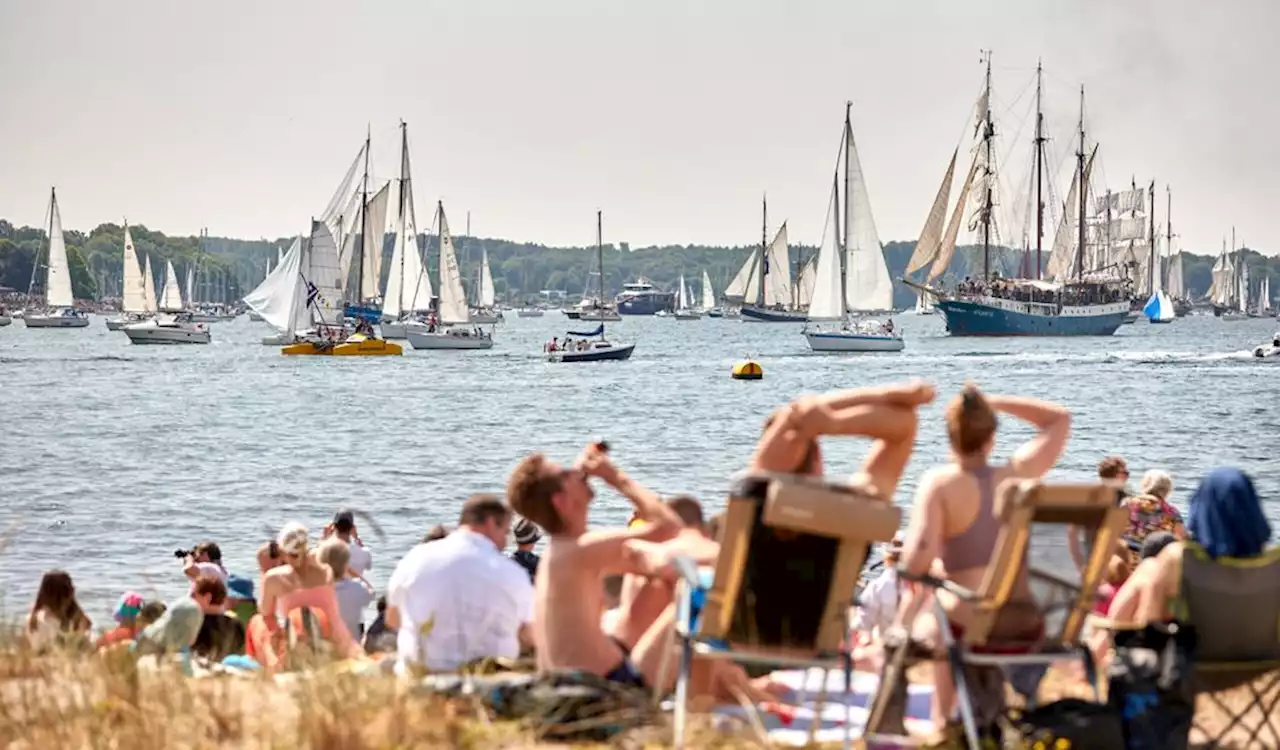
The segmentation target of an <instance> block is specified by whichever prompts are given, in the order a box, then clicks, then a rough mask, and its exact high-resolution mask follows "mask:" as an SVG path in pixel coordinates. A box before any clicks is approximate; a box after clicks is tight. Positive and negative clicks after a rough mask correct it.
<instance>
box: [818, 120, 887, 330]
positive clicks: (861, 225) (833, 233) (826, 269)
mask: <svg viewBox="0 0 1280 750" xmlns="http://www.w3.org/2000/svg"><path fill="white" fill-rule="evenodd" d="M851 106H852V105H851V104H849V103H846V104H845V114H844V134H843V143H844V147H843V149H842V152H841V153H842V157H843V158H842V161H843V162H844V222H843V224H844V227H843V228H844V236H843V238H841V236H840V229H841V221H840V164H837V165H836V172H835V176H834V177H833V178H832V184H831V201H830V203H829V204H828V206H827V228H826V231H825V232H824V233H823V240H822V248H821V249H820V250H819V251H818V265H817V271H816V274H817V275H816V281H815V282H814V287H813V299H812V301H810V303H809V312H808V320H809V321H810V322H811V323H813V322H820V321H831V320H838V321H840V323H841V326H840V328H839V329H837V330H822V329H820V328H810V327H809V324H806V325H805V330H804V336H805V339H806V340H807V341H808V342H809V348H810V349H812V350H813V351H815V352H898V351H902V348H903V346H904V344H903V341H902V334H901V333H900V332H897V331H894V330H893V322H892V321H889V322H888V323H881V322H879V321H877V320H874V319H870V318H863V319H852V320H851V319H850V318H849V317H847V316H848V313H850V312H859V311H867V312H872V311H883V310H888V309H891V308H892V307H893V287H892V284H891V282H890V281H889V267H888V266H887V265H886V264H885V261H884V250H883V248H882V247H881V245H880V238H879V236H878V235H877V234H876V229H875V223H874V221H873V219H872V216H871V201H870V200H869V199H868V198H867V187H866V184H865V182H864V180H863V177H862V165H861V164H860V163H859V161H858V151H857V147H856V146H855V144H854V141H853V125H852V123H851V121H850V118H849V109H850V107H851Z"/></svg>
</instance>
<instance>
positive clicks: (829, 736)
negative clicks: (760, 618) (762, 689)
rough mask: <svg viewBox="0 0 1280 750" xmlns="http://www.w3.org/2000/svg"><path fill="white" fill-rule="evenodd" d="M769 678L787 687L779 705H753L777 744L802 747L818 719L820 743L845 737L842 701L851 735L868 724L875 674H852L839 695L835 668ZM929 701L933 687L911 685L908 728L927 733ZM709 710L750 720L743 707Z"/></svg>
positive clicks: (857, 734)
mask: <svg viewBox="0 0 1280 750" xmlns="http://www.w3.org/2000/svg"><path fill="white" fill-rule="evenodd" d="M771 677H772V678H773V680H774V681H776V682H779V683H781V684H783V685H786V686H787V687H788V688H790V692H788V693H787V694H786V695H784V696H783V698H782V700H781V701H780V702H779V703H778V704H773V705H770V704H766V705H763V706H760V707H758V716H759V720H760V722H761V723H762V724H763V725H764V728H765V731H767V732H768V734H769V739H770V740H771V741H772V742H774V743H776V744H779V745H790V746H802V745H804V744H805V743H806V742H807V741H808V739H809V729H810V727H811V726H812V725H813V724H814V722H817V725H818V726H817V728H816V732H815V735H814V739H815V741H817V742H820V743H826V742H840V741H841V740H843V739H844V722H845V712H846V704H847V706H848V716H849V723H850V727H851V729H852V735H853V737H854V738H858V737H861V736H862V730H863V728H864V727H865V726H866V724H867V708H868V707H869V706H870V705H871V699H872V698H873V697H874V696H875V691H876V687H877V686H878V685H879V683H880V678H879V677H877V676H876V675H874V674H870V673H867V672H855V673H854V675H853V690H852V691H851V692H850V693H849V695H848V696H847V700H846V696H845V694H844V675H843V674H841V673H840V672H838V671H832V672H829V673H828V672H826V671H825V670H821V669H807V670H802V669H789V670H784V671H779V672H774V673H773V674H772V675H771ZM824 679H825V680H826V683H827V685H826V687H827V694H826V704H825V705H824V706H823V708H822V711H821V713H819V712H818V698H819V694H820V693H821V690H822V683H823V680H824ZM932 702H933V686H932V685H911V686H910V687H909V688H908V693H907V712H906V713H907V718H906V722H905V723H906V728H907V732H908V733H911V734H916V735H921V734H928V732H929V731H930V729H931V728H932V725H931V724H930V723H929V708H930V706H931V704H932ZM714 712H715V713H716V714H717V715H718V716H721V717H725V718H727V719H732V720H735V723H736V720H741V721H743V722H750V720H749V719H748V718H747V711H746V709H744V708H743V707H742V706H736V705H733V706H730V705H726V706H718V707H716V708H715V710H714Z"/></svg>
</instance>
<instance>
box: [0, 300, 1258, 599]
mask: <svg viewBox="0 0 1280 750" xmlns="http://www.w3.org/2000/svg"><path fill="white" fill-rule="evenodd" d="M897 322H898V323H899V324H900V325H901V326H903V327H904V328H905V329H906V332H907V336H908V345H907V350H906V351H905V352H903V353H902V354H888V355H871V356H868V355H862V356H854V355H850V356H816V355H812V354H810V353H809V351H808V347H807V346H806V344H805V342H804V339H803V337H802V336H800V335H799V326H791V325H770V324H755V323H742V322H739V321H727V320H711V319H704V320H701V321H693V322H677V321H674V320H671V319H627V320H625V321H624V322H622V323H619V324H615V325H613V326H612V331H613V332H614V333H615V334H616V337H618V338H633V339H637V340H638V343H639V346H638V347H637V350H636V354H635V356H634V357H633V359H631V360H630V361H628V362H623V363H601V364H595V365H579V366H569V365H552V364H547V363H544V362H543V361H542V359H541V357H540V350H541V344H542V342H543V341H545V340H547V339H549V338H550V337H551V336H553V335H563V331H564V330H565V328H566V325H568V324H569V321H567V320H566V319H565V318H564V317H563V316H562V315H560V314H559V313H548V314H547V315H546V316H545V317H543V318H540V319H520V318H517V317H515V315H514V313H508V319H507V321H506V322H505V323H504V324H502V325H500V326H498V329H497V334H496V338H497V346H496V347H495V348H494V349H493V350H491V351H489V352H481V353H470V354H459V353H456V352H415V351H412V350H411V349H408V347H407V346H406V349H407V351H406V354H405V356H404V357H402V358H389V359H351V360H343V359H332V358H308V357H299V358H287V357H282V356H281V355H280V354H279V351H278V349H277V348H274V347H264V346H261V345H260V344H259V343H258V340H259V338H260V337H261V336H262V335H264V334H265V333H266V332H267V328H266V326H265V324H262V323H252V322H250V321H249V320H248V319H247V318H245V317H241V318H239V319H238V320H236V321H233V322H230V323H218V324H215V325H214V342H213V343H212V344H211V345H209V346H203V347H201V346H196V347H144V346H133V345H131V344H130V343H129V342H128V339H126V338H125V336H124V334H122V333H111V332H108V331H107V330H106V328H105V325H104V323H103V319H102V318H100V317H99V318H95V319H94V321H93V323H92V325H91V326H90V328H89V329H87V330H79V331H50V330H28V329H26V328H25V327H23V325H22V324H21V322H20V321H15V323H14V325H12V326H9V327H7V328H2V329H0V384H3V389H4V390H3V397H2V398H0V442H2V444H3V449H2V450H0V496H2V497H3V498H4V500H5V501H6V503H7V505H8V507H9V509H10V512H9V519H8V520H9V524H11V526H10V530H9V532H8V534H6V536H7V537H8V541H7V544H6V546H5V547H4V549H3V552H2V554H3V557H2V558H0V560H2V562H3V564H2V565H0V592H2V595H3V598H2V599H0V602H2V603H3V607H4V613H6V614H8V615H10V616H12V615H14V614H16V613H18V612H21V611H24V610H25V609H26V607H28V606H29V603H30V598H31V595H32V593H33V591H34V588H35V586H36V584H37V582H38V580H39V576H40V573H41V572H42V571H44V570H46V569H48V568H51V567H62V568H65V569H67V570H69V571H70V572H71V573H72V575H73V577H74V578H75V580H76V583H77V587H78V589H79V591H80V598H81V602H82V604H84V605H85V608H86V610H87V611H88V614H89V615H90V617H92V618H93V619H94V620H95V622H97V623H100V624H101V623H103V622H105V621H106V619H107V618H108V616H109V615H108V613H109V611H110V608H111V607H112V606H113V604H114V601H115V599H116V598H117V597H118V596H119V595H120V593H121V592H122V591H124V590H125V589H129V588H132V589H137V590H139V591H143V592H155V593H158V594H159V595H161V596H165V597H169V596H173V595H177V594H180V593H182V591H183V589H184V586H183V583H182V579H181V573H180V571H179V570H178V566H177V563H176V561H175V560H174V559H173V556H172V552H173V550H174V549H176V548H179V547H189V546H191V545H192V544H194V543H196V542H198V541H200V540H202V539H214V540H216V541H218V542H219V544H220V545H221V547H222V549H223V553H224V557H225V560H226V563H227V565H228V568H229V569H231V570H232V572H244V573H253V572H255V570H256V568H255V567H254V563H253V552H254V550H256V548H257V546H258V545H259V544H261V543H262V542H263V541H265V540H266V539H267V538H268V537H269V535H271V533H272V532H273V530H275V529H278V528H279V527H280V526H281V525H282V524H283V523H285V522H286V521H289V520H300V521H302V522H304V523H306V524H308V525H309V526H310V527H311V528H312V529H313V531H314V532H316V533H318V532H319V530H320V529H321V528H322V527H323V525H324V524H325V523H326V522H327V521H328V520H329V518H330V517H331V516H332V514H333V512H334V510H335V509H337V508H338V507H339V506H350V507H353V508H358V509H361V510H365V511H367V512H369V513H370V514H372V515H373V517H374V518H375V519H376V520H377V522H378V523H379V524H380V526H381V527H382V529H383V530H384V531H385V538H383V539H379V538H378V537H377V536H376V535H375V534H374V533H372V531H371V530H369V529H363V530H362V531H363V535H364V537H365V541H366V543H367V544H368V545H369V546H370V547H371V549H372V550H373V552H374V565H375V567H374V570H373V571H372V574H371V580H373V581H374V582H375V583H376V584H378V585H379V586H381V585H382V584H384V583H385V581H386V577H387V576H388V575H389V573H390V570H391V567H392V566H393V565H394V562H395V561H396V560H397V559H398V558H399V557H400V556H401V555H402V554H403V553H404V552H405V551H406V550H407V549H408V548H409V547H410V546H411V545H412V544H413V543H414V542H415V541H416V540H417V539H418V538H420V537H421V536H422V534H423V533H424V532H425V531H426V530H427V529H428V528H429V527H430V526H431V525H432V524H435V523H440V522H443V523H448V524H452V523H454V522H455V521H456V513H457V507H458V503H459V502H460V500H461V499H462V498H464V497H466V496H467V495H468V494H469V493H472V492H477V491H491V492H501V490H502V487H503V485H504V481H505V477H506V475H507V473H508V471H509V470H510V469H511V467H512V466H513V465H514V464H515V462H516V461H517V460H518V459H519V458H520V457H521V456H523V455H524V454H526V453H528V452H530V451H533V450H542V451H544V452H547V453H549V454H550V455H552V456H553V457H555V458H559V459H564V460H568V459H571V458H572V457H573V456H574V455H575V453H576V451H577V450H578V449H579V448H580V447H581V446H582V445H583V444H584V443H585V442H586V441H587V440H589V439H590V438H591V437H593V436H601V437H604V438H606V439H608V440H609V442H610V443H611V446H612V449H613V452H614V455H615V457H616V459H617V461H618V462H619V463H620V464H621V465H622V466H623V467H625V468H626V469H627V470H628V471H629V472H631V473H632V474H633V475H634V476H635V477H637V478H638V479H640V480H641V481H643V482H645V483H647V484H649V485H651V486H652V487H654V488H655V489H657V490H659V491H661V492H665V493H675V492H690V493H693V494H695V495H696V496H698V497H700V498H703V499H704V500H705V501H707V502H708V503H709V504H710V505H711V506H713V507H718V506H719V504H720V503H721V502H722V497H723V489H724V486H725V478H726V477H727V476H728V475H729V474H730V473H732V472H733V471H736V470H738V469H740V468H742V466H743V465H744V462H745V461H746V459H747V457H748V455H749V454H750V451H751V449H752V447H753V445H754V442H755V440H756V437H757V436H758V434H759V429H760V423H761V419H762V417H763V416H764V415H765V414H766V413H767V411H768V410H769V409H771V408H772V407H774V406H776V405H778V404H780V403H782V402H784V401H786V400H788V399H789V398H791V397H793V396H795V395H797V394H799V393H803V392H815V391H823V390H827V389H832V388H842V387H852V386H859V385H865V384H870V383H879V382H884V381H887V380H894V379H900V378H908V377H920V378H927V379H929V380H931V381H933V382H934V383H936V384H937V385H938V386H939V388H940V392H941V394H942V396H943V398H942V399H940V400H939V401H940V402H942V401H944V400H945V399H946V398H948V397H950V395H951V394H952V393H954V392H955V390H956V388H957V386H958V385H959V384H960V383H961V382H962V381H964V380H966V379H972V380H975V381H977V382H979V383H980V384H982V386H983V387H985V388H987V389H989V390H994V391H1004V392H1012V393H1018V394H1023V395H1032V396H1041V397H1045V398H1051V399H1055V400H1057V401H1061V402H1064V403H1066V404H1067V405H1069V406H1070V407H1071V409H1072V411H1073V412H1074V413H1075V415H1076V421H1075V434H1074V437H1073V438H1072V442H1071V444H1070V447H1069V448H1068V451H1067V454H1066V456H1065V457H1064V459H1063V460H1062V462H1061V463H1060V465H1059V468H1058V469H1057V470H1056V474H1057V476H1058V477H1063V478H1065V477H1088V476H1090V475H1091V474H1092V471H1093V467H1094V465H1095V464H1096V462H1097V461H1098V459H1099V458H1101V457H1102V456H1103V455H1105V454H1109V453H1118V454H1120V455H1123V456H1125V457H1127V458H1128V460H1129V462H1130V466H1131V468H1132V469H1133V470H1134V472H1135V473H1136V474H1140V473H1141V472H1142V471H1143V470H1145V469H1147V468H1152V467H1161V468H1165V469H1168V470H1169V471H1171V472H1172V473H1173V474H1174V477H1175V481H1176V482H1177V485H1178V486H1177V489H1176V498H1175V500H1176V502H1177V503H1178V504H1179V505H1184V504H1185V499H1186V497H1187V495H1188V493H1189V491H1190V489H1192V487H1193V485H1194V482H1195V479H1196V478H1197V477H1198V476H1199V475H1200V474H1201V473H1202V472H1203V471H1205V470H1206V469H1208V468H1211V467H1213V466H1216V465H1221V464H1233V465H1236V466H1240V467H1242V468H1244V469H1245V470H1247V471H1248V472H1250V473H1251V474H1252V475H1253V477H1254V479H1255V481H1256V482H1257V484H1258V488H1259V490H1260V492H1262V493H1263V494H1264V495H1267V496H1270V497H1273V498H1276V497H1280V461H1277V460H1276V458H1275V455H1274V446H1275V444H1276V437H1277V435H1280V400H1278V399H1277V395H1280V385H1278V384H1280V361H1277V360H1267V361H1264V362H1259V361H1255V360H1254V359H1253V358H1252V357H1251V356H1250V354H1249V352H1250V351H1251V349H1252V347H1253V346H1254V345H1256V344H1257V343H1259V342H1262V341H1263V340H1265V339H1268V338H1269V337H1270V336H1271V334H1272V333H1273V332H1274V331H1275V330H1276V329H1277V327H1278V325H1280V324H1277V323H1276V322H1275V321H1268V320H1251V321H1242V322H1237V323H1223V322H1221V321H1218V320H1216V319H1214V318H1211V317H1208V318H1205V317H1198V318H1197V317H1192V318H1185V319H1182V320H1179V321H1177V322H1175V323H1174V324H1172V325H1168V326H1151V325H1149V324H1146V323H1144V322H1139V323H1136V324H1134V325H1131V326H1125V327H1124V328H1123V329H1122V330H1121V331H1120V332H1119V333H1118V334H1117V335H1116V336H1114V337H1112V338H1103V339H1095V338H1089V339H1004V340H999V339H997V340H975V339H952V338H948V337H946V336H945V335H944V333H943V330H942V322H941V320H940V319H938V318H936V317H927V318H917V317H914V316H906V315H904V316H901V317H899V318H898V319H897ZM748 354H750V355H752V356H754V357H757V358H758V359H759V360H760V361H761V363H762V365H763V366H764V369H765V379H764V380H763V381H760V382H738V381H733V380H731V379H730V378H729V377H728V375H729V369H730V367H731V365H732V364H733V363H734V362H735V361H736V360H738V359H741V358H742V357H743V356H745V355H748ZM1273 363H1275V364H1273ZM940 410H941V403H938V404H934V405H932V406H931V407H930V408H929V409H928V411H927V413H926V414H925V423H924V426H923V428H922V430H921V434H920V438H919V442H918V444H917V453H916V457H915V458H914V460H913V461H912V463H911V465H910V466H909V468H908V470H907V476H906V479H905V481H904V483H903V486H902V487H901V489H900V494H899V501H900V502H905V501H909V499H910V497H911V492H912V491H913V489H914V484H915V478H916V477H918V476H919V475H920V473H921V472H922V471H923V470H924V469H925V468H926V467H928V466H929V465H931V464H932V463H935V462H938V461H941V460H943V459H944V458H945V447H944V440H945V436H944V433H943V428H942V424H941V419H940ZM1007 423H1008V420H1006V424H1007ZM1001 434H1002V436H1003V437H1002V440H1001V443H1000V446H999V448H998V449H997V450H998V452H1000V453H1004V454H1007V453H1008V451H1009V450H1011V449H1012V447H1014V446H1016V445H1017V443H1018V442H1019V441H1020V440H1022V439H1024V438H1025V436H1026V435H1027V431H1026V430H1025V429H1022V428H1021V427H1009V428H1006V429H1004V430H1003V431H1002V433H1001ZM825 448H826V455H827V460H828V466H829V469H830V470H832V471H850V470H852V468H853V467H854V466H856V462H857V461H858V460H859V458H860V456H861V454H862V450H863V447H862V446H861V445H860V444H859V443H857V442H856V441H853V440H829V441H827V444H826V446H825ZM600 502H601V508H600V510H599V513H598V516H599V519H600V520H601V521H614V522H621V521H622V520H623V518H624V516H625V515H626V514H627V513H628V512H629V511H628V508H627V507H626V504H625V501H622V500H621V499H620V498H618V497H616V496H614V495H612V494H611V493H604V492H602V493H601V500H600ZM1184 507H1185V505H1184ZM1272 515H1273V517H1274V518H1275V519H1276V520H1277V521H1280V503H1277V504H1276V505H1274V506H1273V510H1272Z"/></svg>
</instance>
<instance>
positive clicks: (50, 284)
mask: <svg viewBox="0 0 1280 750" xmlns="http://www.w3.org/2000/svg"><path fill="white" fill-rule="evenodd" d="M47 253H48V255H47V260H48V267H47V271H46V274H45V284H44V302H45V310H44V311H42V312H39V313H33V312H31V311H30V310H28V311H27V312H25V313H24V314H23V316H22V321H23V322H24V323H26V325H27V328H84V327H86V326H88V325H89V316H88V315H85V314H84V313H82V312H80V311H78V310H76V308H75V304H76V300H75V296H74V295H73V294H72V293H71V267H70V266H69V265H68V264H67V245H66V241H65V240H64V239H63V236H62V213H61V212H60V211H59V210H58V194H57V191H56V190H54V189H50V191H49V246H48V248H47ZM39 270H40V258H39V257H38V256H37V257H36V262H35V264H34V265H33V266H32V268H31V287H30V288H29V289H28V290H27V296H28V298H30V296H31V292H32V291H34V289H35V283H36V274H37V273H39Z"/></svg>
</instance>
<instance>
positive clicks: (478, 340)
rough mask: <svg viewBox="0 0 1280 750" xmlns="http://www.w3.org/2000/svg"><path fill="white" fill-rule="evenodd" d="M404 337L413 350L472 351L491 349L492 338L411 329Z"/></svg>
mask: <svg viewBox="0 0 1280 750" xmlns="http://www.w3.org/2000/svg"><path fill="white" fill-rule="evenodd" d="M405 337H406V338H407V339H409V343H410V344H411V345H412V346H413V348H414V349H447V350H474V349H492V348H493V338H492V337H490V336H459V335H457V334H452V333H446V332H441V331H436V332H434V333H428V332H426V331H415V330H412V329H411V330H408V331H406V332H405Z"/></svg>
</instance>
